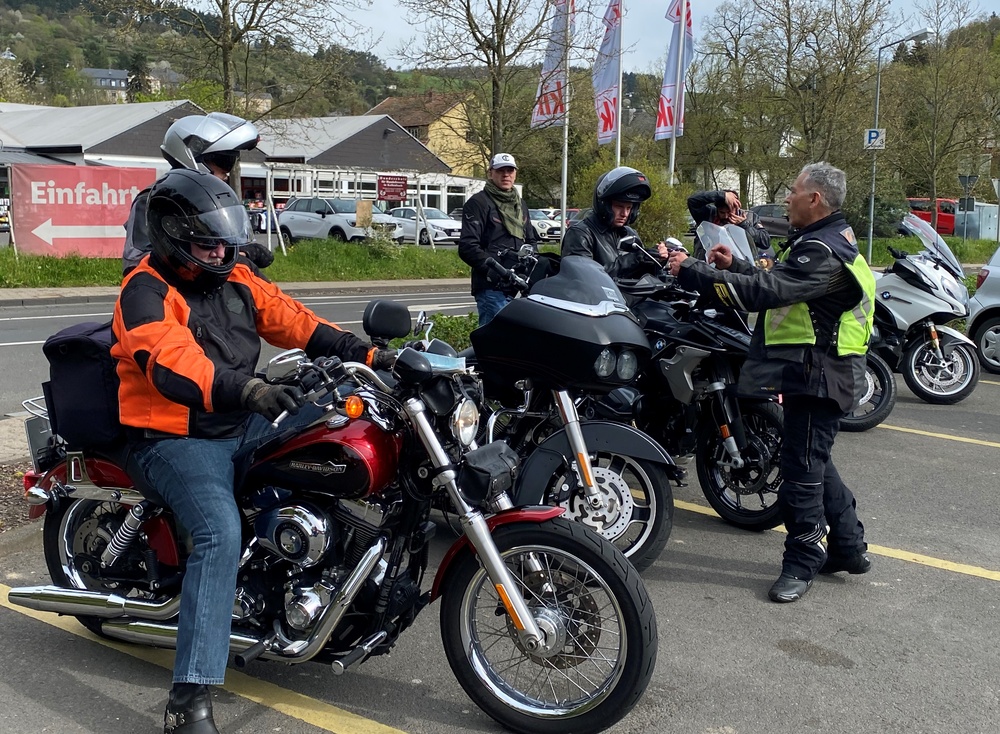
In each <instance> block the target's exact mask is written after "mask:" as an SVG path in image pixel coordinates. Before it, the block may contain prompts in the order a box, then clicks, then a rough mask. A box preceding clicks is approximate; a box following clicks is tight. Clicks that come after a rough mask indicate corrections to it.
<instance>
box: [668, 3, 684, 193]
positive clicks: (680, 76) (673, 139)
mask: <svg viewBox="0 0 1000 734" xmlns="http://www.w3.org/2000/svg"><path fill="white" fill-rule="evenodd" d="M687 5H688V4H687V0H680V6H681V20H680V33H679V34H678V35H679V36H680V40H679V41H678V44H677V76H676V78H675V79H674V133H673V135H671V136H670V185H671V186H673V185H674V162H675V161H676V159H677V128H678V126H679V125H680V122H681V114H682V111H683V109H684V108H683V107H682V106H681V102H682V101H683V98H684V91H683V89H682V88H681V83H682V82H683V81H684V43H685V41H686V40H687Z"/></svg>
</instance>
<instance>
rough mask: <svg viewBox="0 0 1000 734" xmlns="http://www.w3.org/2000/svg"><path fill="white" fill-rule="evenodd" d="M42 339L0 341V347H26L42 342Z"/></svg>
mask: <svg viewBox="0 0 1000 734" xmlns="http://www.w3.org/2000/svg"><path fill="white" fill-rule="evenodd" d="M44 343H45V342H44V341H40V342H0V347H27V346H29V345H31V344H44Z"/></svg>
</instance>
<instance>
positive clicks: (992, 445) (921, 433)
mask: <svg viewBox="0 0 1000 734" xmlns="http://www.w3.org/2000/svg"><path fill="white" fill-rule="evenodd" d="M876 428H885V429H886V430H889V431H900V432H901V433H914V434H916V435H918V436H927V437H929V438H942V439H944V440H945V441H958V442H959V443H971V444H975V445H976V446H989V447H990V448H994V449H1000V443H997V442H996V441H984V440H982V439H981V438H965V437H964V436H950V435H948V434H947V433H933V432H931V431H921V430H918V429H916V428H903V427H902V426H890V425H887V424H885V423H882V424H881V425H878V426H876Z"/></svg>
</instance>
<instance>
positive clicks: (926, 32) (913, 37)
mask: <svg viewBox="0 0 1000 734" xmlns="http://www.w3.org/2000/svg"><path fill="white" fill-rule="evenodd" d="M933 35H934V31H932V30H931V29H930V28H924V29H923V30H919V31H916V32H915V33H911V34H910V35H908V36H907V37H906V38H901V39H899V40H898V41H893V42H892V43H887V44H885V45H883V46H879V47H878V53H877V54H876V57H875V122H874V123H873V124H872V128H873V129H876V130H877V129H878V99H879V93H880V92H881V87H882V52H883V51H884V50H885V49H887V48H892V47H893V46H898V45H899V44H901V43H907V42H909V41H918V42H919V41H926V40H927V39H928V38H930V37H931V36H933ZM877 155H878V151H876V150H875V149H874V148H872V186H871V190H870V191H869V192H868V257H867V260H868V264H869V265H871V262H872V236H873V232H874V227H875V159H876V157H877Z"/></svg>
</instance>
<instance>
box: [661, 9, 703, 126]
mask: <svg viewBox="0 0 1000 734" xmlns="http://www.w3.org/2000/svg"><path fill="white" fill-rule="evenodd" d="M682 2H683V3H684V20H685V23H684V24H683V27H684V35H683V36H682V35H681V28H682V24H681V3H682ZM667 20H669V21H670V22H671V23H673V24H674V29H673V33H672V34H671V36H670V50H669V51H668V52H667V68H666V69H665V70H664V72H663V86H661V87H660V104H659V108H658V109H657V113H656V132H655V133H654V135H653V138H654V139H655V140H665V139H667V138H672V137H673V136H674V130H675V129H676V131H677V136H678V137H680V136H681V135H683V134H684V77H685V76H686V75H687V70H688V67H689V66H690V65H691V60H692V59H693V58H694V30H693V27H692V25H691V3H690V2H689V1H688V0H673V2H672V3H671V4H670V9H669V10H668V11H667ZM681 48H683V49H684V53H683V59H681V58H679V57H680V56H681V53H680V50H681ZM678 63H680V69H678ZM678 79H679V80H680V84H679V85H678V83H677V81H678Z"/></svg>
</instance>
